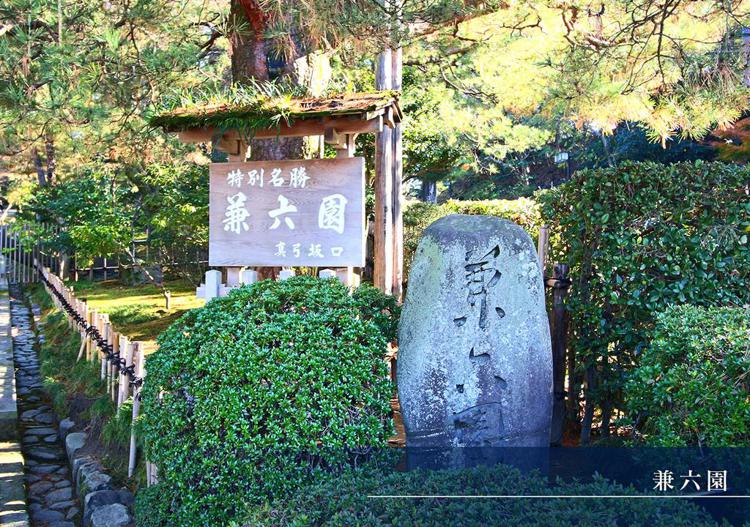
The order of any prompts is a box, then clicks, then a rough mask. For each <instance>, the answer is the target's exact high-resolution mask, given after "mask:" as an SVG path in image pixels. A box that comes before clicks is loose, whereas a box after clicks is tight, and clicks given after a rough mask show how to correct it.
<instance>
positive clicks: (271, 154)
mask: <svg viewBox="0 0 750 527" xmlns="http://www.w3.org/2000/svg"><path fill="white" fill-rule="evenodd" d="M230 20H232V21H234V25H235V27H236V30H235V32H234V33H233V34H232V36H231V38H230V42H231V45H232V49H231V57H232V82H233V83H234V84H250V83H252V82H265V81H270V80H272V79H273V78H287V79H289V80H291V81H293V82H297V81H298V80H299V79H297V78H296V75H295V71H294V60H295V59H297V58H298V57H297V56H296V55H294V56H292V57H290V58H288V59H287V60H286V62H285V64H284V66H283V67H281V68H280V69H279V70H278V71H274V72H273V74H272V72H271V71H270V69H269V60H268V59H269V56H271V55H272V53H273V50H272V47H271V44H270V42H268V40H267V39H266V35H265V33H266V30H267V24H268V15H267V13H265V12H264V11H263V9H262V8H261V6H260V5H259V2H258V1H256V0H232V1H231V7H230ZM303 156H304V140H303V139H302V138H301V137H279V138H276V139H257V140H254V141H251V144H250V159H252V160H277V159H300V158H302V157H303Z"/></svg>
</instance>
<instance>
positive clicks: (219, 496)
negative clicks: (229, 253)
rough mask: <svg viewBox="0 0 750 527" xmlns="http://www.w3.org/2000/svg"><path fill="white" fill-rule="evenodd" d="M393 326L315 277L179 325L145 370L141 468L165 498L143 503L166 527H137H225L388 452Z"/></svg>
mask: <svg viewBox="0 0 750 527" xmlns="http://www.w3.org/2000/svg"><path fill="white" fill-rule="evenodd" d="M397 319H398V308H397V306H396V304H395V302H394V301H393V300H392V299H387V298H384V297H383V296H382V294H380V293H378V292H377V291H376V290H374V289H373V288H372V287H370V286H366V285H365V286H362V287H360V288H358V289H357V290H356V291H355V292H354V293H353V294H351V295H350V294H349V290H348V288H347V287H345V286H344V285H343V284H341V283H340V282H339V281H337V280H319V279H316V278H311V277H295V278H292V279H289V280H286V281H283V282H274V281H263V282H259V283H256V284H254V285H252V286H248V287H243V288H241V289H237V290H235V291H232V293H231V294H230V295H229V296H228V297H226V298H220V299H215V300H212V301H211V302H209V303H208V304H207V305H206V307H204V308H202V309H197V310H193V311H191V312H189V313H188V314H186V315H185V316H183V317H182V318H181V319H180V320H179V321H178V322H176V323H175V324H173V325H172V326H171V327H170V328H169V329H168V330H167V331H166V332H164V333H163V334H162V335H161V336H160V337H159V351H157V352H156V353H154V354H153V355H151V356H150V357H149V358H148V360H147V365H146V367H147V370H148V382H147V383H145V385H144V391H143V404H144V409H143V430H144V433H145V442H146V445H147V455H148V457H149V459H150V460H151V461H153V462H155V463H156V465H157V466H158V469H159V479H160V481H162V482H164V486H166V487H169V488H171V489H172V490H173V491H174V492H172V493H167V492H164V493H158V494H153V493H151V494H145V495H144V498H143V499H149V497H148V496H151V497H152V498H151V499H164V500H168V505H165V504H164V503H161V504H159V505H158V506H156V505H155V507H156V508H157V509H160V510H161V509H164V510H168V511H169V514H168V515H167V516H165V517H164V518H161V519H157V518H153V517H152V518H142V520H143V521H144V522H146V521H148V522H151V523H148V525H180V526H184V527H189V526H198V525H201V526H202V525H224V524H226V523H227V521H228V520H229V519H231V518H232V517H234V516H235V514H236V513H237V511H238V510H241V509H242V508H243V507H244V505H245V503H247V502H253V501H256V500H259V499H262V498H263V497H266V496H270V495H275V496H283V495H285V493H286V492H288V491H290V490H292V489H295V488H297V487H298V486H299V485H300V483H302V482H304V481H306V480H308V479H309V478H311V477H312V476H313V475H314V474H315V473H316V472H318V471H320V470H332V469H335V468H336V467H337V466H338V465H339V464H340V463H344V462H347V461H348V460H349V458H350V457H351V456H352V455H358V454H363V453H367V452H368V451H369V450H370V449H371V448H372V447H374V446H379V445H382V444H384V442H385V441H386V439H387V438H388V436H389V435H391V434H392V422H391V418H390V407H389V400H390V398H391V396H392V387H391V383H390V381H389V379H388V376H387V368H386V364H385V361H384V355H385V353H386V343H387V342H388V341H390V340H393V339H394V338H395V328H396V324H395V321H396V320H397ZM142 509H144V508H142ZM144 510H148V507H145V509H144ZM147 514H150V513H147Z"/></svg>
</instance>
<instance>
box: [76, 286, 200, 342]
mask: <svg viewBox="0 0 750 527" xmlns="http://www.w3.org/2000/svg"><path fill="white" fill-rule="evenodd" d="M68 286H69V287H73V290H74V291H75V294H76V296H77V297H78V298H81V299H86V301H87V302H88V304H89V306H90V307H91V308H93V309H97V310H99V311H100V312H104V313H107V314H109V318H110V321H111V322H112V324H113V325H114V327H115V328H116V329H117V331H119V332H120V333H123V334H125V335H127V336H128V337H129V338H130V339H131V340H142V341H147V342H153V341H155V340H156V337H157V335H159V333H161V332H162V331H164V330H165V329H166V328H167V327H168V326H169V325H170V324H171V323H172V322H174V321H175V320H177V319H178V318H180V316H182V315H183V314H184V313H185V312H186V311H187V310H189V309H193V308H196V307H201V306H202V305H203V303H204V301H203V299H201V298H197V297H196V296H195V287H194V286H193V285H192V284H190V283H189V282H187V281H185V280H175V281H171V282H167V284H166V286H167V289H168V290H169V291H171V293H172V301H171V306H170V307H171V309H170V310H169V311H166V310H165V309H164V307H165V305H164V297H163V296H162V294H161V290H159V288H157V287H155V286H153V285H151V284H140V285H123V284H122V283H120V282H119V281H118V280H106V281H103V282H89V281H86V280H81V281H78V282H68ZM147 348H152V346H147Z"/></svg>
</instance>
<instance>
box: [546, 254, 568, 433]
mask: <svg viewBox="0 0 750 527" xmlns="http://www.w3.org/2000/svg"><path fill="white" fill-rule="evenodd" d="M553 272H554V276H553V278H551V279H550V280H547V286H548V287H551V288H552V321H551V322H552V324H551V325H552V391H553V399H552V429H551V432H550V444H552V445H553V446H555V445H560V444H561V443H562V436H563V425H564V421H565V350H566V348H567V335H568V316H567V313H566V310H565V297H566V296H567V294H568V288H569V287H570V279H569V278H568V266H567V265H565V264H555V266H554V270H553ZM569 374H570V375H572V374H573V372H569ZM571 396H572V394H571Z"/></svg>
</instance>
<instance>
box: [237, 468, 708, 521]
mask: <svg viewBox="0 0 750 527" xmlns="http://www.w3.org/2000/svg"><path fill="white" fill-rule="evenodd" d="M425 494H429V495H433V494H434V495H464V496H466V495H494V496H503V495H506V496H507V495H512V496H519V495H546V496H552V495H589V496H602V495H636V494H638V493H637V492H636V491H635V490H634V489H633V488H631V487H623V486H621V485H619V484H613V483H610V482H608V481H607V480H605V479H603V478H601V477H598V476H597V477H596V478H595V479H594V481H593V482H591V483H558V484H557V485H554V486H549V485H548V484H547V480H546V479H545V478H543V477H541V476H539V475H536V474H531V475H524V474H521V472H520V471H518V470H517V469H515V468H512V467H509V466H507V465H496V466H493V467H477V468H471V469H462V470H440V471H424V470H414V471H410V472H394V471H393V470H388V469H387V468H386V469H381V468H379V467H375V468H371V467H368V466H365V467H363V468H361V469H351V470H349V471H347V472H345V473H344V474H341V475H338V476H337V477H336V478H330V477H329V478H321V479H320V480H319V481H318V482H317V483H316V484H314V485H311V486H309V487H305V488H302V489H300V490H299V492H297V493H296V494H295V495H294V496H292V497H290V498H288V499H283V500H281V499H277V500H274V501H273V502H271V503H269V504H266V505H263V506H257V507H253V508H251V511H250V513H249V516H248V517H247V518H246V520H245V523H244V526H245V527H322V526H325V527H351V526H367V527H391V526H420V527H444V526H446V525H460V526H461V527H483V526H485V525H503V526H508V527H514V526H518V527H520V526H524V527H526V526H538V527H542V526H543V527H547V526H550V525H555V526H557V527H566V526H570V527H573V526H580V525H606V526H616V525H658V524H659V523H660V522H661V520H663V519H664V518H669V520H670V524H672V525H695V526H698V525H700V526H705V527H708V526H717V523H716V522H714V521H713V520H712V519H711V517H710V516H709V515H708V514H707V513H706V512H705V511H703V510H701V509H700V508H699V507H697V506H695V505H693V504H690V503H685V502H684V501H682V500H669V499H663V500H659V499H598V500H597V499H551V498H550V499H475V500H459V499H431V498H424V499H398V498H393V499H373V498H368V496H371V495H379V496H385V495H395V496H399V495H412V496H413V495H425ZM679 502H682V503H679Z"/></svg>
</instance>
